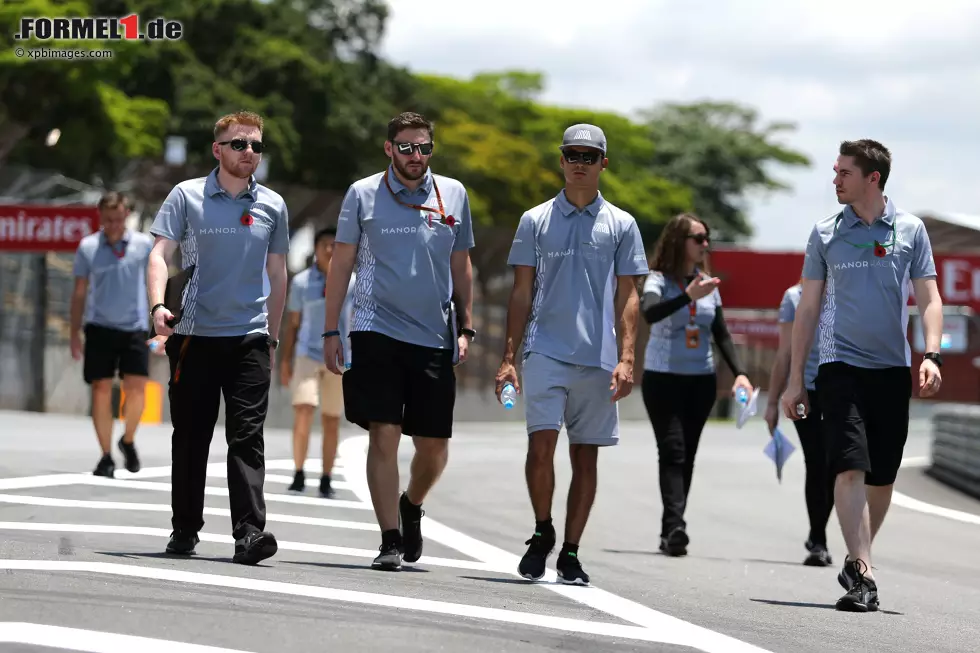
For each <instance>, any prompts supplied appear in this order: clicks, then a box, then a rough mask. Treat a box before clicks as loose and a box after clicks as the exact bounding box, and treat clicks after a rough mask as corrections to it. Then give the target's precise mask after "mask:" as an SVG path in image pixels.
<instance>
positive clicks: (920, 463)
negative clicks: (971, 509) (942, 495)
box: [892, 456, 980, 525]
mask: <svg viewBox="0 0 980 653" xmlns="http://www.w3.org/2000/svg"><path fill="white" fill-rule="evenodd" d="M930 462H931V461H930V459H929V458H928V457H927V456H920V457H916V458H903V459H902V468H906V467H925V466H926V465H928V464H929V463H930ZM892 503H893V504H895V505H896V506H901V507H903V508H906V509H908V510H914V511H916V512H921V513H923V514H926V515H932V516H933V517H945V518H946V519H952V520H953V521H958V522H963V523H964V524H977V525H980V515H973V514H971V513H968V512H963V511H961V510H953V509H952V508H943V507H942V506H937V505H934V504H931V503H926V502H925V501H919V500H918V499H913V498H912V497H910V496H908V495H907V494H902V493H901V492H899V491H898V490H892Z"/></svg>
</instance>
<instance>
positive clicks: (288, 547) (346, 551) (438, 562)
mask: <svg viewBox="0 0 980 653" xmlns="http://www.w3.org/2000/svg"><path fill="white" fill-rule="evenodd" d="M0 531H37V532H48V533H103V534H111V535H149V536H151V537H158V538H160V539H161V540H163V541H164V542H166V541H167V539H168V538H169V537H170V532H171V531H170V529H168V528H153V527H150V526H116V525H113V524H45V523H38V522H0ZM198 537H199V538H201V541H202V542H214V543H218V544H234V543H235V538H234V537H232V536H231V535H217V534H213V533H198ZM277 542H278V544H279V549H280V550H283V551H303V552H306V553H321V554H326V555H337V556H348V557H352V558H366V559H370V560H373V559H374V558H375V556H377V555H378V550H377V549H354V548H351V547H346V546H329V545H326V544H307V543H306V542H285V541H283V540H277ZM160 550H161V551H162V550H163V546H161V547H160ZM177 559H179V558H177ZM413 564H417V565H420V566H422V565H432V566H434V567H448V568H451V569H466V570H470V571H485V572H499V571H500V569H498V568H496V567H494V566H493V565H489V564H486V563H485V562H472V561H469V560H456V559H453V558H434V557H430V556H425V555H423V556H422V557H421V558H420V559H419V561H418V562H417V563H413Z"/></svg>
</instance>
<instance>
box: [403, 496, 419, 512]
mask: <svg viewBox="0 0 980 653" xmlns="http://www.w3.org/2000/svg"><path fill="white" fill-rule="evenodd" d="M401 503H402V506H404V507H405V508H408V509H409V510H411V511H412V512H413V513H418V512H419V511H421V510H422V504H419V505H415V504H414V503H412V502H411V501H409V499H408V493H407V492H405V493H404V494H402V498H401Z"/></svg>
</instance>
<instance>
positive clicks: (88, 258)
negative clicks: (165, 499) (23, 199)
mask: <svg viewBox="0 0 980 653" xmlns="http://www.w3.org/2000/svg"><path fill="white" fill-rule="evenodd" d="M129 211H130V206H129V200H128V199H127V198H126V196H125V195H123V194H122V193H117V192H109V193H106V194H105V195H103V196H102V198H101V199H100V200H99V220H100V223H101V229H100V230H99V231H97V232H96V233H94V234H90V235H88V236H86V237H85V238H83V239H82V240H81V242H79V243H78V248H77V249H76V250H75V265H74V275H75V289H74V291H73V292H72V297H71V309H70V310H71V318H70V319H71V339H70V346H71V356H72V358H74V359H75V360H76V361H77V360H81V359H82V358H84V364H83V366H84V372H83V374H84V378H85V382H86V383H87V384H89V385H91V386H92V423H93V425H94V426H95V433H96V436H98V439H99V446H100V447H101V449H102V458H101V459H100V460H99V463H98V465H97V466H96V467H95V471H94V472H93V473H94V474H95V475H96V476H105V477H108V478H112V477H113V476H114V475H115V471H116V463H115V462H114V461H113V459H112V454H111V453H110V451H111V446H112V426H113V421H114V416H113V414H112V384H113V380H114V379H115V377H116V373H117V372H118V374H119V378H120V379H121V380H122V390H123V393H124V394H125V397H126V400H125V405H124V407H123V417H124V419H125V422H126V430H125V432H124V433H123V435H122V437H121V438H120V439H119V442H118V446H119V450H120V451H121V452H122V454H123V459H124V461H125V464H126V469H127V470H128V471H130V472H132V473H136V472H138V471H139V470H140V461H139V456H138V455H137V453H136V445H135V444H134V441H135V438H136V430H137V428H138V427H139V423H140V419H141V418H142V416H143V406H144V392H145V389H146V380H147V377H148V376H149V369H150V354H149V351H150V350H149V343H148V341H147V337H148V335H149V333H148V329H149V325H150V318H149V311H148V309H147V305H146V304H147V297H146V265H147V261H148V259H149V256H150V249H151V248H152V247H153V238H152V237H151V236H149V235H147V234H143V233H140V232H138V231H134V230H132V229H129V228H128V227H126V218H127V217H128V216H129ZM83 324H84V327H83ZM83 328H84V335H85V340H84V344H83V342H82V331H83ZM161 351H162V347H161Z"/></svg>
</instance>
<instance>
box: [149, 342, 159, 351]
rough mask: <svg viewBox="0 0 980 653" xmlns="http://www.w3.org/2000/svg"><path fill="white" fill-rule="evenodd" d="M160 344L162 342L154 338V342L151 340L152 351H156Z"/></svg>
mask: <svg viewBox="0 0 980 653" xmlns="http://www.w3.org/2000/svg"><path fill="white" fill-rule="evenodd" d="M159 346H160V343H159V342H158V341H156V340H153V341H152V342H150V351H156V350H157V348H158V347H159Z"/></svg>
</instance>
